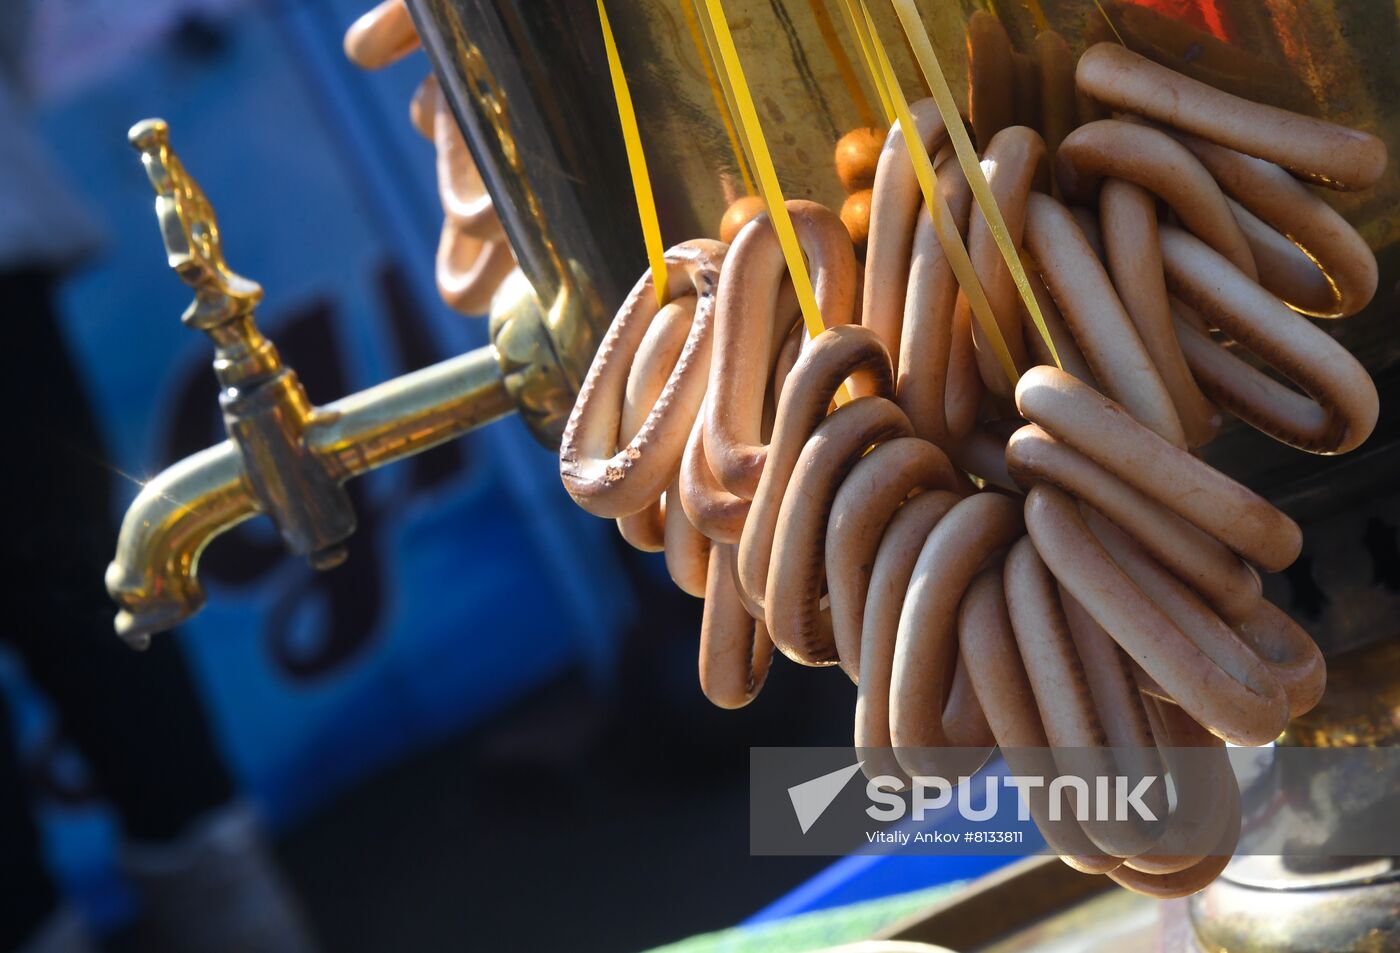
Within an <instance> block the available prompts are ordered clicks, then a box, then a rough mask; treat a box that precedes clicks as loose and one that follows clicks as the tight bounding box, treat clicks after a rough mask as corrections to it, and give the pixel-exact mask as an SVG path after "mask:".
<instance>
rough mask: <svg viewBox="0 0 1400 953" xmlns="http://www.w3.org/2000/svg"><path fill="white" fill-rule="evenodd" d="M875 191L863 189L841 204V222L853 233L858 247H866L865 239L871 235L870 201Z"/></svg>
mask: <svg viewBox="0 0 1400 953" xmlns="http://www.w3.org/2000/svg"><path fill="white" fill-rule="evenodd" d="M872 195H873V193H872V192H871V190H870V189H862V190H861V191H859V192H856V193H853V194H852V195H850V196H848V197H847V198H846V201H845V202H844V203H842V205H841V222H842V224H843V225H845V226H846V231H848V232H850V234H851V241H852V242H854V243H855V246H856V249H857V250H861V251H863V250H864V249H865V240H866V239H867V238H869V237H870V202H871V196H872Z"/></svg>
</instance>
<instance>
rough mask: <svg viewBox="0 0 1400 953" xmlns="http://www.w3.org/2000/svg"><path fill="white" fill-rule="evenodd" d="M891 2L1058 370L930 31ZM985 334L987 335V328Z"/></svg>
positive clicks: (910, 4) (910, 2)
mask: <svg viewBox="0 0 1400 953" xmlns="http://www.w3.org/2000/svg"><path fill="white" fill-rule="evenodd" d="M862 2H863V0H862ZM890 2H891V3H893V4H894V9H895V13H897V14H899V22H900V25H901V26H903V27H904V35H905V37H907V38H908V40H909V46H910V47H911V48H912V49H913V50H914V59H915V60H917V61H918V64H919V69H920V71H921V72H922V73H923V74H924V82H925V83H927V84H928V88H929V90H930V91H932V93H933V101H934V103H935V104H936V105H937V106H938V112H939V113H940V114H941V115H942V116H943V123H944V125H946V126H947V127H948V136H949V138H951V139H952V141H953V151H954V152H955V153H956V154H957V157H958V165H960V166H962V170H963V175H965V176H967V183H968V185H970V186H972V197H973V198H974V199H976V200H977V207H978V208H979V209H980V210H981V212H982V217H983V218H985V219H986V220H987V227H988V228H989V229H990V230H991V233H992V238H993V240H994V241H996V243H997V248H998V249H999V250H1000V251H1001V257H1002V260H1003V261H1005V262H1006V267H1007V270H1009V271H1010V272H1011V279H1012V280H1013V281H1014V282H1015V283H1016V290H1017V291H1018V292H1020V295H1021V303H1022V304H1023V305H1025V308H1026V312H1027V313H1028V314H1030V316H1031V320H1032V321H1033V322H1035V328H1036V330H1037V331H1039V332H1040V336H1041V338H1042V339H1043V340H1044V341H1045V346H1046V347H1047V348H1048V349H1049V351H1050V356H1051V357H1052V358H1054V360H1055V364H1056V366H1059V364H1060V355H1059V352H1058V351H1057V350H1056V349H1055V342H1054V341H1053V340H1052V339H1051V337H1050V329H1049V328H1047V327H1046V326H1045V316H1044V315H1042V314H1041V313H1040V304H1039V303H1038V302H1037V301H1036V300H1035V295H1034V294H1033V293H1032V292H1031V286H1030V282H1029V281H1028V280H1027V279H1026V272H1025V269H1024V268H1022V267H1021V258H1020V256H1019V255H1018V254H1017V252H1016V243H1015V242H1013V241H1012V240H1011V232H1010V231H1009V230H1008V229H1007V227H1006V221H1005V220H1004V219H1003V218H1002V217H1001V209H1000V208H999V207H997V202H996V199H995V198H994V197H993V196H992V189H991V186H990V185H988V184H987V177H986V176H985V175H983V174H982V166H981V164H980V163H979V162H978V161H977V152H976V151H975V150H974V149H973V148H972V140H971V139H969V138H968V136H967V130H966V129H964V128H963V122H962V116H961V114H960V113H959V112H958V107H957V104H956V103H955V102H954V101H953V91H952V90H951V89H949V88H948V80H947V79H945V78H944V76H943V66H942V64H940V63H939V62H938V54H937V53H935V52H934V51H933V43H931V42H930V41H929V37H928V31H927V30H926V29H924V24H923V21H922V20H920V19H919V11H918V10H917V9H915V7H914V0H890ZM872 30H873V24H872ZM911 151H913V150H911ZM983 330H984V331H985V328H984V329H983Z"/></svg>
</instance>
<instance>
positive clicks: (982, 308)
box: [858, 0, 1020, 387]
mask: <svg viewBox="0 0 1400 953" xmlns="http://www.w3.org/2000/svg"><path fill="white" fill-rule="evenodd" d="M858 2H859V3H860V5H861V12H862V14H863V15H864V16H865V17H866V18H867V25H868V26H869V27H870V35H871V39H872V41H873V43H872V45H873V47H874V53H875V59H876V61H877V64H878V68H879V69H880V73H881V77H882V82H883V84H884V86H885V87H886V89H887V90H888V92H889V96H890V104H891V106H892V107H893V108H894V111H895V117H896V118H897V119H898V120H899V129H900V132H902V133H903V134H904V144H905V146H907V147H908V149H909V156H910V158H911V159H912V160H913V162H914V175H915V176H916V177H917V178H918V180H919V188H920V189H921V190H922V191H923V193H924V205H925V206H926V207H927V208H928V210H929V215H930V216H932V218H933V229H934V231H935V232H936V233H937V234H938V243H939V244H940V245H942V246H943V254H944V255H946V256H947V258H948V264H949V265H950V266H951V267H952V269H953V276H954V277H955V278H957V280H958V287H960V288H961V289H962V293H963V294H964V295H965V296H966V297H967V303H968V306H969V307H970V308H971V309H972V314H973V316H974V317H975V318H976V319H977V323H978V325H979V326H980V327H981V328H982V333H983V334H984V335H985V336H986V338H987V343H988V344H989V345H991V348H992V353H993V354H994V355H996V359H997V363H999V364H1000V365H1001V369H1002V370H1003V371H1004V372H1005V373H1006V377H1007V379H1008V380H1010V381H1011V386H1012V387H1015V386H1016V382H1017V381H1018V380H1019V379H1020V375H1019V374H1018V372H1017V370H1016V363H1015V362H1014V361H1012V360H1011V352H1010V351H1009V350H1007V348H1006V340H1005V338H1003V337H1002V336H1001V325H999V324H997V319H996V315H995V314H993V313H992V305H991V302H989V301H988V300H987V293H986V291H984V290H983V288H982V282H980V281H978V280H977V270H976V269H975V268H973V267H972V259H971V258H969V257H968V254H967V246H966V245H964V244H963V240H962V236H961V235H960V234H958V227H957V224H956V223H955V222H954V221H953V213H952V212H951V211H949V209H948V202H947V200H946V199H945V198H944V197H943V193H942V192H940V191H938V175H937V173H935V172H934V170H933V162H932V160H930V159H929V157H928V152H927V151H925V149H924V143H923V140H922V139H921V138H920V137H919V129H918V127H917V126H915V125H914V117H913V115H912V114H910V112H909V103H908V102H906V101H905V99H904V90H902V89H901V88H900V86H899V80H898V78H897V77H896V76H895V75H894V68H893V67H892V66H890V60H889V56H888V55H887V54H886V53H885V47H884V43H883V42H882V41H881V40H880V37H879V34H877V33H876V32H875V24H874V21H873V20H870V19H869V17H870V10H869V9H868V8H867V7H866V6H865V2H864V0H858ZM959 122H961V119H959ZM978 171H979V172H980V171H981V168H980V166H979V168H978Z"/></svg>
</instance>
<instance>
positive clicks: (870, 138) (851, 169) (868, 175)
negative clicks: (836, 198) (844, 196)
mask: <svg viewBox="0 0 1400 953" xmlns="http://www.w3.org/2000/svg"><path fill="white" fill-rule="evenodd" d="M884 145H885V134H884V133H883V132H881V131H880V130H879V129H870V128H861V129H852V130H851V131H850V132H848V133H846V134H845V135H844V136H842V137H841V138H840V139H839V140H837V142H836V175H837V176H838V177H839V178H840V179H841V187H842V188H844V189H845V190H846V192H847V193H851V192H860V191H862V190H864V189H869V188H870V187H871V186H873V185H874V184H875V166H876V165H878V164H879V162H880V150H881V149H882V148H884Z"/></svg>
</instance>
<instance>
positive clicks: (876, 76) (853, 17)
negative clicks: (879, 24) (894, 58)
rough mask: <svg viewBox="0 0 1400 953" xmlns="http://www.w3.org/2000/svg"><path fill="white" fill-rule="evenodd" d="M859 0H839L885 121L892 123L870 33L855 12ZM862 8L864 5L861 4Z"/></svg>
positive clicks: (893, 117) (887, 99)
mask: <svg viewBox="0 0 1400 953" xmlns="http://www.w3.org/2000/svg"><path fill="white" fill-rule="evenodd" d="M857 2H859V0H841V10H842V12H844V13H845V14H846V26H847V27H848V28H849V29H850V31H851V35H853V36H854V37H855V38H856V46H857V47H858V48H859V49H860V57H861V59H863V60H865V71H866V72H867V73H869V74H870V82H871V83H872V84H874V86H875V95H876V96H878V97H879V98H880V105H881V106H882V107H884V110H885V122H887V123H888V124H890V125H894V121H895V118H896V117H895V114H894V104H893V103H891V102H890V94H889V91H888V90H887V89H885V77H884V75H883V74H882V73H881V72H880V70H879V69H877V68H876V63H875V50H874V48H873V47H872V46H871V43H870V34H868V33H867V32H866V30H865V27H866V21H865V17H864V16H863V15H862V14H859V13H857V12H856V8H855V4H856V3H857ZM862 10H864V5H863V4H862Z"/></svg>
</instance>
